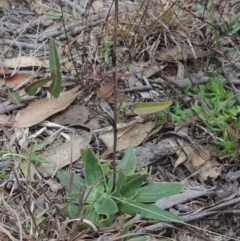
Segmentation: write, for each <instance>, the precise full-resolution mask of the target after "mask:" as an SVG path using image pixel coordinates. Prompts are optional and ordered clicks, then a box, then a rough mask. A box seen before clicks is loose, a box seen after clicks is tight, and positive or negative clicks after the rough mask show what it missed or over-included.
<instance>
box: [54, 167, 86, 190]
mask: <svg viewBox="0 0 240 241" xmlns="http://www.w3.org/2000/svg"><path fill="white" fill-rule="evenodd" d="M57 178H58V179H59V181H60V182H61V184H62V185H64V186H65V187H68V185H69V178H70V176H69V172H62V171H57ZM81 184H85V180H84V179H83V178H81V177H80V175H78V174H76V173H74V175H73V186H72V192H75V193H79V192H80V186H81Z"/></svg>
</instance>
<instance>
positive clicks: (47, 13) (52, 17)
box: [43, 12, 60, 20]
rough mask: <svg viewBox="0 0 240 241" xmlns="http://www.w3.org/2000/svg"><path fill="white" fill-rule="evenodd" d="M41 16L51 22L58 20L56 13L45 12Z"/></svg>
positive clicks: (58, 16)
mask: <svg viewBox="0 0 240 241" xmlns="http://www.w3.org/2000/svg"><path fill="white" fill-rule="evenodd" d="M43 14H44V16H46V17H47V18H49V19H52V20H59V19H60V15H59V14H56V13H53V12H45V13H43Z"/></svg>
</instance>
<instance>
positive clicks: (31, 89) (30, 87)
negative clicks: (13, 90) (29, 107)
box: [25, 78, 50, 95]
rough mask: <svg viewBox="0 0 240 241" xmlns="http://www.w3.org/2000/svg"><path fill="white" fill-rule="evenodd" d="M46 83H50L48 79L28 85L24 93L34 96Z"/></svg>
mask: <svg viewBox="0 0 240 241" xmlns="http://www.w3.org/2000/svg"><path fill="white" fill-rule="evenodd" d="M48 81H50V79H49V78H47V79H40V80H38V81H36V82H34V83H32V84H30V85H28V86H27V87H26V88H25V91H26V93H27V94H28V95H35V94H36V92H37V90H38V88H39V87H42V86H44V85H45V84H46V83H47V82H48Z"/></svg>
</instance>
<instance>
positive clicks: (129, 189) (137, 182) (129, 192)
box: [119, 174, 149, 199]
mask: <svg viewBox="0 0 240 241" xmlns="http://www.w3.org/2000/svg"><path fill="white" fill-rule="evenodd" d="M148 176H149V174H144V175H140V176H138V177H136V178H134V179H132V180H131V181H129V182H127V183H126V184H125V185H124V186H123V187H122V188H121V190H120V192H119V193H120V195H122V196H123V197H125V198H126V199H132V198H134V197H135V196H136V194H137V192H138V190H139V188H140V187H141V186H142V183H143V181H145V180H146V178H147V177H148Z"/></svg>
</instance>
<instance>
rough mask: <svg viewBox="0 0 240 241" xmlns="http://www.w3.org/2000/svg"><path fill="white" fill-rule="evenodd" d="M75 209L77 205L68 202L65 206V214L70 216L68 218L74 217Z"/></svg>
mask: <svg viewBox="0 0 240 241" xmlns="http://www.w3.org/2000/svg"><path fill="white" fill-rule="evenodd" d="M77 210H78V206H77V205H75V204H73V203H69V204H68V205H67V207H66V213H67V216H68V217H70V218H75V215H76V213H77Z"/></svg>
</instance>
